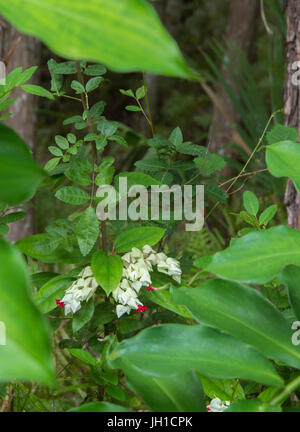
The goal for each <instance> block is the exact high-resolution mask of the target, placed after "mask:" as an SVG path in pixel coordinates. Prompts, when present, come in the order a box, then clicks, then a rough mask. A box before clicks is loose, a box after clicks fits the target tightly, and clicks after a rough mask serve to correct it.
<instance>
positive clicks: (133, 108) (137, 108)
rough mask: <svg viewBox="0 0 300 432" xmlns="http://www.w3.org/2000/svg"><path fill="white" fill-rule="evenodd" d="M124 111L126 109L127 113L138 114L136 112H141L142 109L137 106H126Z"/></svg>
mask: <svg viewBox="0 0 300 432" xmlns="http://www.w3.org/2000/svg"><path fill="white" fill-rule="evenodd" d="M125 109H126V110H127V111H136V112H138V111H142V109H141V108H140V107H139V106H137V105H127V106H126V107H125Z"/></svg>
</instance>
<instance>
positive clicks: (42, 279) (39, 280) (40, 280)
mask: <svg viewBox="0 0 300 432" xmlns="http://www.w3.org/2000/svg"><path fill="white" fill-rule="evenodd" d="M56 276H59V274H58V273H54V272H44V271H42V272H38V273H34V274H33V275H31V281H32V285H33V286H34V287H36V288H38V289H40V288H42V286H43V285H45V283H46V282H48V281H49V280H50V279H53V278H55V277H56Z"/></svg>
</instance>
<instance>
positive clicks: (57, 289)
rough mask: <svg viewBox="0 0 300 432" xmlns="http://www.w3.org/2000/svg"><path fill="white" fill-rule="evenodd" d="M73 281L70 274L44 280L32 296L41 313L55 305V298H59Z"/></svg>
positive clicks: (48, 310) (50, 309)
mask: <svg viewBox="0 0 300 432" xmlns="http://www.w3.org/2000/svg"><path fill="white" fill-rule="evenodd" d="M73 281H74V278H72V277H70V276H65V275H62V276H56V277H54V278H52V279H50V280H49V281H48V282H46V283H45V284H44V285H43V286H42V287H41V289H40V290H39V291H38V292H37V293H36V295H35V296H34V300H35V303H36V304H37V305H38V306H39V308H40V310H41V311H42V312H43V313H48V312H50V311H52V310H53V309H55V308H56V307H57V305H56V302H55V300H56V299H58V300H61V299H62V297H63V296H64V293H65V291H66V289H68V288H69V287H70V286H71V285H72V283H73Z"/></svg>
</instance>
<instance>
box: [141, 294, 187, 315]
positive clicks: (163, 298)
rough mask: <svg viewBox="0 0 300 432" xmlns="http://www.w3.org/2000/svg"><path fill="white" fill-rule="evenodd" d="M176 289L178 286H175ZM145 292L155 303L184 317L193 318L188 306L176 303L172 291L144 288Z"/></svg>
mask: <svg viewBox="0 0 300 432" xmlns="http://www.w3.org/2000/svg"><path fill="white" fill-rule="evenodd" d="M176 289H177V288H175V290H176ZM143 294H144V296H145V297H147V298H148V299H149V300H151V301H152V302H153V303H156V304H158V305H159V306H162V307H163V308H165V309H168V310H170V311H172V312H175V313H176V314H178V315H180V316H183V317H184V318H192V315H191V314H190V312H189V311H188V310H187V308H186V307H184V306H180V305H178V304H176V303H174V301H173V300H172V298H171V294H170V292H169V291H167V290H161V291H146V290H143Z"/></svg>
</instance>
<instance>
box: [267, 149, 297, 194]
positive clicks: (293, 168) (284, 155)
mask: <svg viewBox="0 0 300 432" xmlns="http://www.w3.org/2000/svg"><path fill="white" fill-rule="evenodd" d="M266 163H267V167H268V169H269V171H270V173H271V174H272V175H273V176H274V177H288V178H290V179H292V180H293V181H294V183H295V186H296V188H297V190H298V192H299V193H300V173H299V170H298V166H299V164H300V143H295V142H293V141H280V142H277V143H275V144H271V145H269V146H267V150H266Z"/></svg>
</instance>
